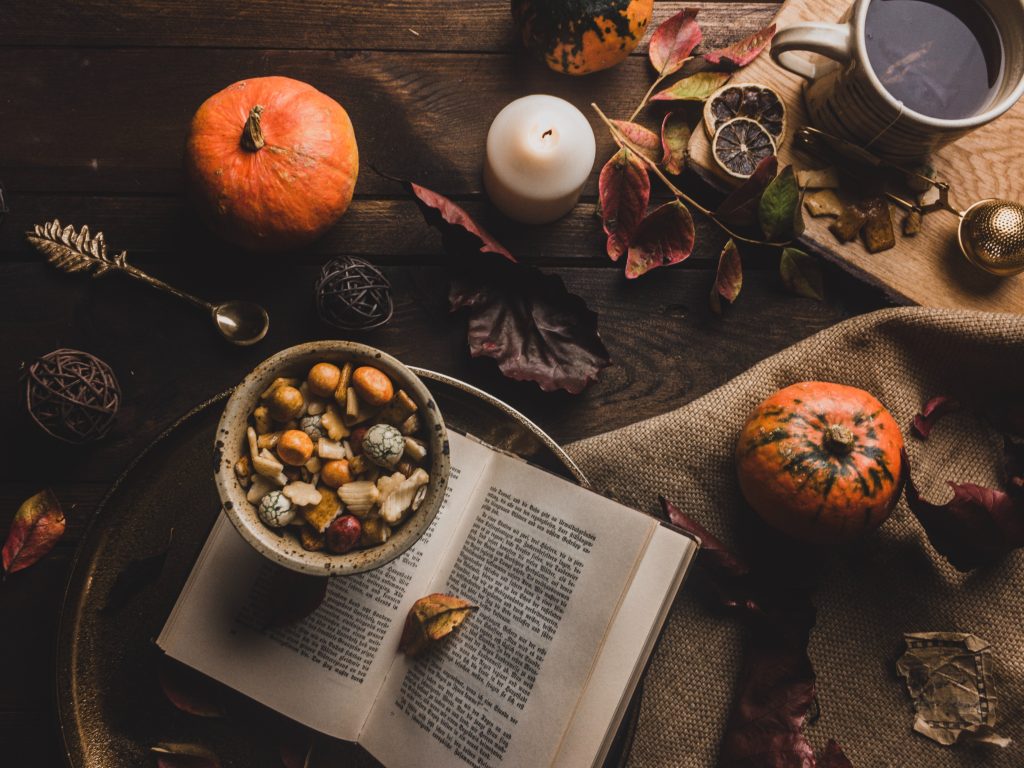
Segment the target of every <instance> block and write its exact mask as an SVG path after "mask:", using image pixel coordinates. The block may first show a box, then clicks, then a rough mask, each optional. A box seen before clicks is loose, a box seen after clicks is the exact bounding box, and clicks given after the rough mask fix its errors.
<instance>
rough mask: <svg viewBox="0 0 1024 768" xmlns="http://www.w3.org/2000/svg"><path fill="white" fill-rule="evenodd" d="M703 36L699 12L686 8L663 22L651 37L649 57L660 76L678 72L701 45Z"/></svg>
mask: <svg viewBox="0 0 1024 768" xmlns="http://www.w3.org/2000/svg"><path fill="white" fill-rule="evenodd" d="M702 37H703V34H702V33H701V31H700V26H699V25H698V24H697V11H696V10H694V9H692V8H685V9H683V10H682V11H679V13H677V14H675V15H674V16H672V17H670V18H668V19H666V20H665V21H663V22H662V23H661V24H660V25H659V26H658V28H657V29H656V30H654V34H653V35H651V43H650V48H649V49H648V55H649V56H650V58H651V64H653V65H654V68H655V69H656V70H658V74H659V75H671V74H672V73H673V72H676V71H677V70H678V69H679V68H680V67H681V66H683V63H684V62H685V61H686V59H687V58H688V57H689V56H690V54H691V53H692V52H693V49H694V48H696V47H697V46H698V45H700V41H701V38H702Z"/></svg>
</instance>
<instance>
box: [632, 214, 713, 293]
mask: <svg viewBox="0 0 1024 768" xmlns="http://www.w3.org/2000/svg"><path fill="white" fill-rule="evenodd" d="M695 237H696V232H695V230H694V226H693V216H691V215H690V211H689V209H688V208H687V207H686V206H685V205H683V204H682V203H681V202H679V201H678V200H675V201H673V202H671V203H665V204H664V205H663V206H661V207H660V208H655V209H654V210H653V211H651V213H649V214H648V215H647V217H646V218H645V219H644V220H643V221H642V222H640V226H639V227H637V230H636V232H634V233H633V240H632V242H631V243H630V246H629V251H628V254H629V255H628V256H627V258H626V277H627V278H629V279H631V280H632V279H634V278H637V277H640V276H641V275H645V274H647V273H648V272H650V271H651V270H652V269H657V268H658V267H665V266H669V265H670V264H678V263H679V262H680V261H683V260H685V259H687V258H689V257H690V254H691V253H693V243H694V239H695Z"/></svg>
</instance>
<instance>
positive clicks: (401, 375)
mask: <svg viewBox="0 0 1024 768" xmlns="http://www.w3.org/2000/svg"><path fill="white" fill-rule="evenodd" d="M346 361H348V362H351V363H352V364H353V365H355V366H356V367H358V366H359V365H372V366H374V367H376V368H379V369H380V370H382V371H383V372H384V373H386V374H387V375H388V376H389V377H390V378H391V381H392V382H393V383H394V385H395V390H396V391H397V390H399V389H404V390H405V391H406V393H407V394H408V395H409V396H410V397H411V398H412V399H413V400H414V401H415V403H416V404H417V405H418V406H419V411H418V413H419V414H420V419H421V422H422V425H423V426H422V429H421V432H420V437H421V438H422V439H423V440H424V441H425V442H426V443H427V449H428V451H429V453H428V458H429V461H430V466H429V467H428V471H429V472H430V483H429V485H428V486H427V495H426V498H425V499H424V500H423V502H422V503H421V505H420V507H419V509H418V510H417V511H416V512H414V513H413V514H412V515H411V516H410V517H409V518H408V519H407V520H405V522H403V523H402V524H401V525H399V526H398V527H397V528H395V529H394V531H393V533H392V535H391V538H389V539H388V540H387V541H386V542H384V543H383V544H380V545H378V546H375V547H370V548H368V549H357V550H353V551H351V552H347V553H345V554H343V555H335V554H331V553H329V552H327V551H321V552H308V551H306V550H305V549H303V548H302V545H301V544H300V543H299V541H298V537H296V536H295V535H293V534H292V533H290V532H284V531H278V530H275V529H273V528H269V527H267V526H266V525H264V524H263V522H262V521H261V520H260V518H259V516H258V515H257V514H256V507H255V506H254V505H253V504H251V503H249V501H248V500H247V499H246V489H245V488H243V487H242V485H241V484H240V483H239V482H238V478H237V477H236V476H235V463H236V462H237V461H238V459H239V458H241V456H242V455H243V453H245V452H247V451H248V447H247V441H246V436H245V433H246V428H247V427H248V425H249V415H250V414H251V413H252V411H253V409H254V408H256V406H257V405H259V398H260V394H261V393H262V392H263V391H264V390H265V389H266V388H267V387H268V386H270V383H271V382H272V381H273V380H274V379H276V378H277V377H279V376H294V377H297V378H299V379H302V380H305V377H306V373H307V372H308V371H309V369H310V368H311V367H312V366H313V365H314V364H316V363H319V362H333V363H337V364H339V365H340V364H341V363H343V362H346ZM214 456H215V467H216V468H215V470H214V479H215V480H216V483H217V490H218V492H219V493H220V500H221V504H222V505H223V508H224V512H225V513H226V514H227V516H228V518H229V519H230V520H231V522H232V523H234V525H235V528H237V529H238V532H239V533H240V534H242V537H243V538H244V539H245V540H246V541H247V542H249V544H251V545H252V547H253V548H254V549H255V550H256V551H257V552H259V553H260V554H262V555H263V556H265V557H267V558H269V559H270V560H272V561H273V562H275V563H277V564H279V565H283V566H285V567H286V568H291V569H292V570H293V571H299V572H301V573H307V574H315V575H327V576H342V575H345V574H350V573H360V572H362V571H368V570H371V569H373V568H378V567H380V566H382V565H384V564H385V563H388V562H390V561H391V560H394V559H395V558H396V557H398V556H399V555H401V554H402V553H403V552H405V551H406V550H407V549H409V548H410V547H411V546H412V545H413V544H415V543H416V541H417V539H419V537H420V536H422V535H423V532H424V531H426V530H427V528H428V527H429V526H430V523H431V522H432V521H433V519H434V516H435V515H437V510H438V509H439V508H440V506H441V502H442V500H443V499H444V492H445V488H446V487H447V485H448V471H449V462H448V432H447V431H446V429H445V426H444V419H443V418H442V417H441V413H440V412H439V411H438V409H437V405H436V404H435V403H434V399H433V397H432V396H431V394H430V392H429V391H428V390H427V388H426V387H425V386H424V385H423V382H422V381H420V379H419V378H418V377H417V376H416V375H415V374H414V373H413V372H412V371H410V370H409V369H408V368H406V367H405V366H404V365H402V363H400V362H398V360H396V359H395V358H393V357H391V356H390V355H388V354H385V353H384V352H381V351H380V350H379V349H374V348H373V347H367V346H365V345H363V344H356V343H353V342H348V341H314V342H310V343H308V344H300V345H299V346H297V347H291V348H289V349H286V350H283V351H282V352H278V353H277V354H276V355H274V356H273V357H271V358H269V359H267V360H264V361H263V362H262V363H260V364H259V365H258V366H256V368H255V370H253V371H252V373H250V374H249V375H248V376H246V377H245V378H244V379H243V380H242V383H241V384H239V385H238V387H236V388H235V390H234V392H233V393H232V395H231V397H230V398H229V399H228V402H227V405H226V406H225V407H224V414H223V415H222V416H221V419H220V423H219V424H218V426H217V437H216V441H215V444H214Z"/></svg>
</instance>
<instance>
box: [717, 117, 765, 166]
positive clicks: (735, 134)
mask: <svg viewBox="0 0 1024 768" xmlns="http://www.w3.org/2000/svg"><path fill="white" fill-rule="evenodd" d="M711 154H713V155H714V156H715V162H716V163H718V165H719V166H720V167H721V168H722V169H723V170H724V171H725V172H726V173H728V174H729V175H730V176H735V177H736V178H737V179H748V178H750V176H751V175H752V174H753V173H754V170H755V169H756V168H757V165H758V163H760V162H761V161H762V160H764V159H765V158H766V157H771V156H772V155H774V154H775V139H773V138H772V135H771V134H770V133H768V130H767V129H766V128H765V127H764V126H763V125H761V124H760V123H759V122H757V120H751V119H750V118H749V117H737V118H734V119H732V120H730V121H728V122H727V123H724V124H722V125H721V126H720V127H719V128H718V130H717V131H716V132H715V137H714V139H712V140H711Z"/></svg>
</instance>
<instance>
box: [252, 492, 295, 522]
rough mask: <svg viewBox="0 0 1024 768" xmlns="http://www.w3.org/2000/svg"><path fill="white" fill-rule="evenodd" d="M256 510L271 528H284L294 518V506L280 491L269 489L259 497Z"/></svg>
mask: <svg viewBox="0 0 1024 768" xmlns="http://www.w3.org/2000/svg"><path fill="white" fill-rule="evenodd" d="M256 512H257V514H259V516H260V520H262V521H263V522H264V524H265V525H269V526H270V527H271V528H284V527H285V526H286V525H288V524H289V523H290V522H291V521H292V520H294V519H295V508H294V507H293V506H292V502H291V500H290V499H288V498H287V497H286V496H285V495H284V494H283V493H282V492H281V491H271V492H270V493H268V494H267V495H266V496H264V497H263V498H262V499H260V505H259V507H258V508H257V510H256Z"/></svg>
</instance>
